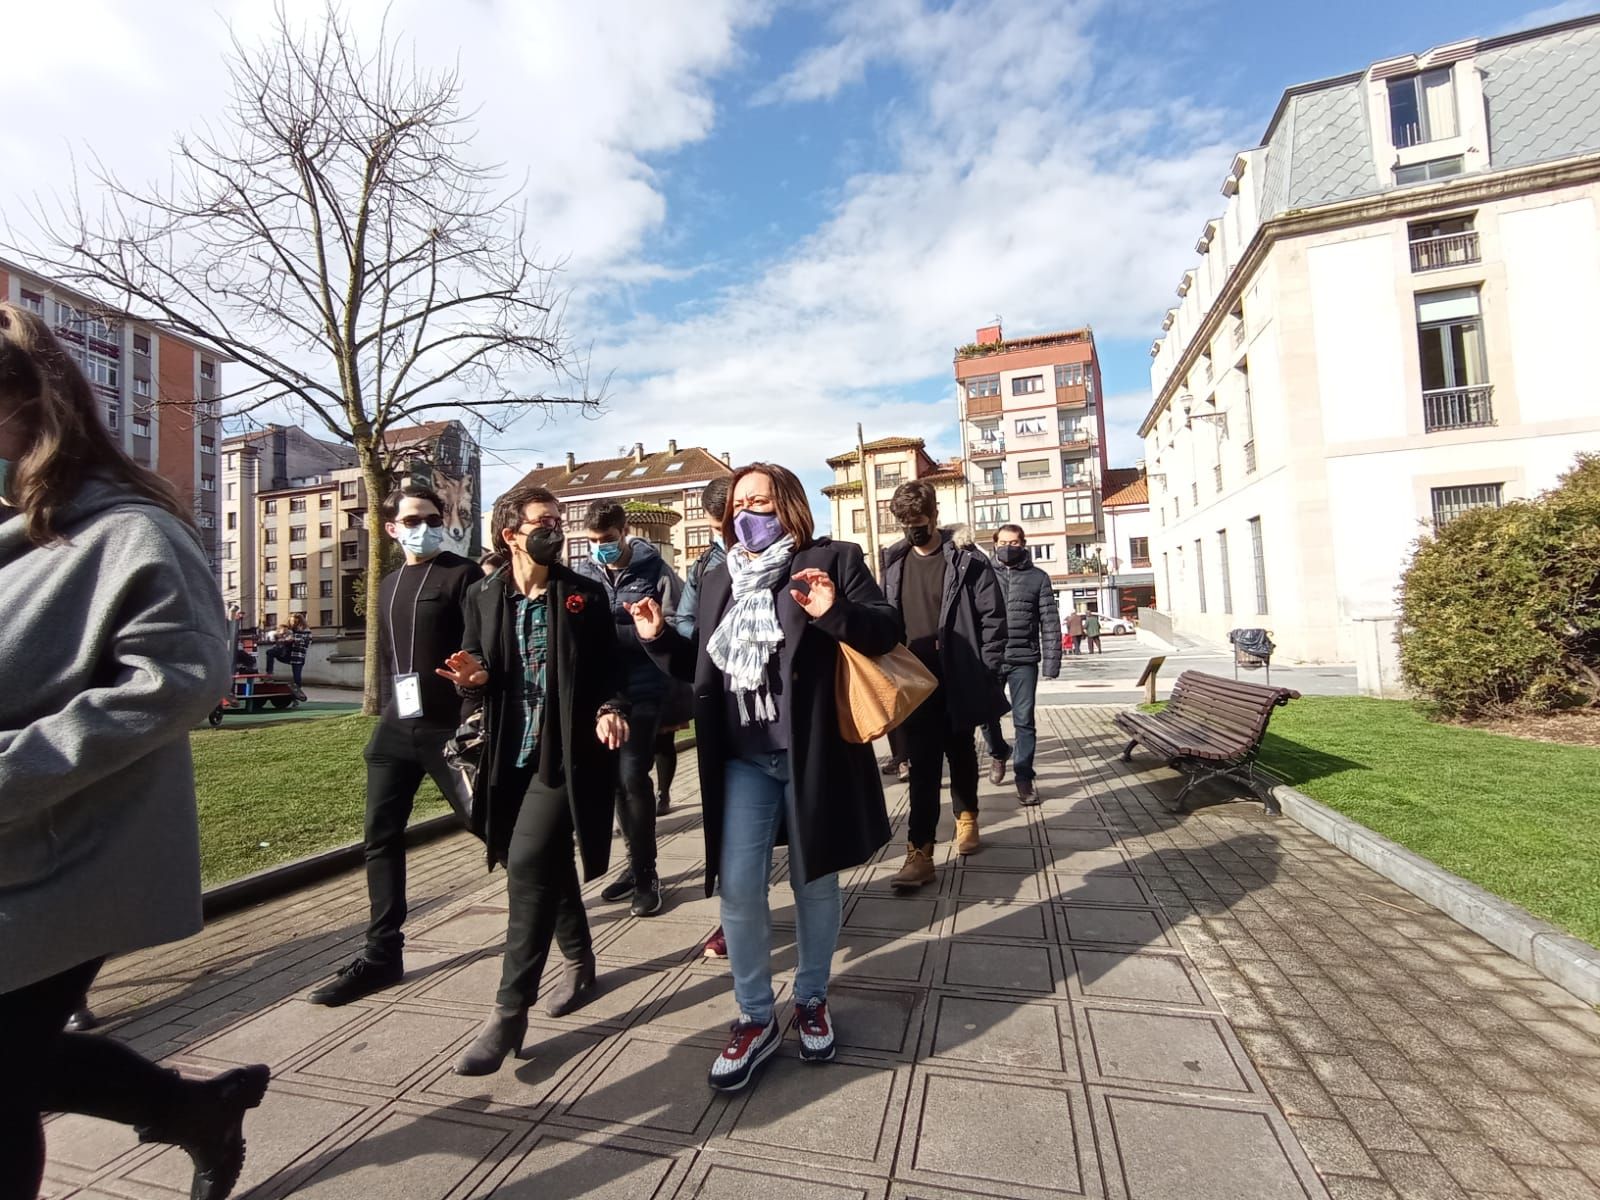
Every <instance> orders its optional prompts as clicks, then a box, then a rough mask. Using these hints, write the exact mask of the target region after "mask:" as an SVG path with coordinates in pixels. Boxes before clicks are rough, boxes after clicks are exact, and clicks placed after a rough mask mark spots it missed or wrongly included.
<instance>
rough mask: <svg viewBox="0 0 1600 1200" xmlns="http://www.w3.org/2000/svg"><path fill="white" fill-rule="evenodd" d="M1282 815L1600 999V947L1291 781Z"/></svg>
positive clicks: (1581, 993) (1589, 998)
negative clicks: (1455, 872) (1374, 829)
mask: <svg viewBox="0 0 1600 1200" xmlns="http://www.w3.org/2000/svg"><path fill="white" fill-rule="evenodd" d="M1272 794H1273V795H1274V796H1275V797H1277V800H1278V803H1279V804H1280V805H1282V806H1283V813H1284V815H1285V816H1287V817H1290V818H1292V819H1293V820H1295V821H1297V822H1299V823H1300V824H1301V825H1304V826H1305V827H1306V828H1307V829H1309V830H1311V832H1312V833H1315V834H1316V835H1317V836H1318V837H1320V838H1322V839H1323V840H1324V841H1326V842H1330V843H1332V844H1333V845H1335V846H1337V847H1338V848H1339V849H1341V850H1343V851H1344V852H1345V853H1346V854H1348V855H1349V856H1350V857H1351V858H1353V859H1355V860H1356V861H1358V862H1361V863H1365V864H1366V865H1367V866H1369V867H1371V868H1372V869H1373V870H1374V871H1376V872H1377V873H1378V874H1380V875H1382V876H1383V877H1384V878H1385V879H1387V880H1389V881H1390V882H1392V883H1396V884H1399V885H1400V886H1401V887H1403V888H1405V890H1406V891H1408V892H1410V893H1411V894H1412V895H1413V896H1416V897H1417V898H1418V899H1421V900H1424V901H1426V902H1427V903H1428V904H1431V905H1433V907H1435V908H1437V909H1438V910H1439V911H1440V912H1442V913H1444V914H1446V915H1447V916H1449V917H1452V918H1454V919H1455V920H1457V921H1459V922H1460V923H1461V924H1463V925H1465V926H1466V927H1467V928H1468V929H1470V930H1472V931H1473V932H1474V933H1476V934H1478V935H1479V936H1481V937H1483V938H1485V939H1487V940H1488V941H1490V942H1493V943H1494V944H1495V945H1496V946H1498V947H1500V949H1502V950H1504V951H1505V952H1506V953H1507V954H1510V955H1512V956H1514V957H1516V958H1518V959H1520V960H1521V961H1522V962H1524V963H1527V964H1528V966H1530V967H1532V968H1533V969H1534V970H1535V971H1538V972H1539V973H1540V974H1541V975H1543V976H1544V977H1545V978H1546V979H1549V980H1550V981H1551V982H1553V983H1556V984H1559V985H1560V986H1561V987H1563V988H1565V989H1566V990H1567V991H1569V992H1571V993H1572V994H1573V995H1574V996H1576V997H1577V998H1578V999H1579V1000H1582V1001H1583V1002H1584V1003H1585V1004H1600V949H1596V948H1595V947H1593V946H1591V945H1589V943H1587V942H1585V941H1582V940H1580V939H1578V938H1575V937H1573V936H1572V935H1571V934H1569V933H1566V932H1564V931H1562V930H1560V929H1558V928H1556V927H1555V926H1554V925H1552V924H1550V923H1549V922H1548V921H1541V920H1540V919H1539V918H1538V917H1535V916H1534V915H1533V914H1532V913H1530V912H1528V911H1527V910H1526V909H1523V908H1519V907H1518V906H1517V905H1515V904H1512V903H1511V902H1510V901H1508V900H1502V899H1501V898H1500V897H1499V896H1496V895H1494V894H1493V893H1492V892H1487V891H1485V890H1484V889H1483V888H1481V887H1479V886H1478V885H1477V884H1475V883H1470V882H1468V881H1467V880H1465V879H1462V878H1461V877H1460V876H1459V875H1452V874H1451V873H1450V872H1449V871H1446V870H1445V869H1444V868H1443V867H1441V866H1439V865H1438V864H1437V863H1433V862H1430V861H1429V860H1428V859H1426V858H1423V857H1422V856H1421V855H1419V854H1414V853H1412V852H1411V851H1410V850H1407V849H1406V848H1405V847H1404V846H1400V845H1397V844H1396V843H1394V842H1391V841H1390V840H1389V839H1388V838H1386V837H1380V836H1379V835H1378V834H1376V833H1373V832H1372V830H1370V829H1368V828H1367V827H1366V826H1365V825H1361V824H1358V823H1357V822H1355V821H1352V820H1351V819H1350V818H1349V817H1346V816H1344V815H1343V814H1341V813H1338V812H1335V811H1334V810H1333V809H1331V808H1329V807H1327V806H1326V805H1324V804H1319V803H1318V802H1317V801H1315V800H1313V799H1312V798H1311V797H1310V796H1307V795H1306V794H1305V793H1304V792H1301V791H1297V790H1296V789H1294V788H1292V787H1289V786H1288V785H1287V784H1279V785H1278V786H1277V787H1275V788H1273V789H1272Z"/></svg>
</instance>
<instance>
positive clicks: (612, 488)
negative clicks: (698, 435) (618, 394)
mask: <svg viewBox="0 0 1600 1200" xmlns="http://www.w3.org/2000/svg"><path fill="white" fill-rule="evenodd" d="M732 474H733V467H732V466H731V465H730V464H729V461H728V455H727V454H725V453H724V454H722V455H716V454H712V453H711V452H710V451H709V450H706V449H704V448H702V447H700V446H688V447H685V448H683V449H681V450H680V449H679V448H678V443H677V441H676V440H673V439H669V440H668V442H667V448H666V449H665V450H664V451H657V452H655V453H653V454H647V453H645V448H644V443H642V442H635V443H634V444H633V448H632V449H631V450H630V451H628V452H627V453H626V454H623V455H620V456H618V457H616V458H602V459H595V460H592V461H590V462H579V461H578V460H577V457H576V456H575V455H573V454H571V453H570V452H569V453H568V454H567V458H566V462H565V463H563V464H562V465H560V466H555V467H547V466H545V465H544V464H543V463H538V464H537V465H536V466H535V467H534V469H533V470H532V471H529V472H528V473H527V474H526V475H524V476H523V477H522V479H521V480H520V481H519V483H522V484H531V485H535V486H538V487H543V488H548V489H549V490H550V491H552V492H553V493H555V495H556V497H557V499H559V500H560V501H561V505H562V510H563V512H564V514H565V517H566V522H567V559H568V561H569V562H573V563H575V562H579V561H581V560H582V559H584V558H586V557H588V554H589V550H590V545H589V540H588V539H587V538H585V537H584V536H583V521H584V514H585V513H587V512H588V511H589V505H590V504H591V503H592V502H593V501H595V500H617V501H620V502H622V503H624V504H626V505H627V506H628V508H629V510H630V511H629V521H630V522H631V524H632V526H633V529H634V532H635V533H636V535H637V536H640V537H643V538H645V539H646V540H648V541H649V542H651V543H652V544H653V545H654V546H656V548H657V549H659V550H660V551H661V552H662V554H663V556H664V557H665V558H666V559H667V561H668V562H669V563H670V564H671V565H672V566H673V568H674V569H675V570H677V571H678V572H679V573H680V574H681V573H682V572H683V571H684V569H685V568H686V567H687V566H688V564H689V563H691V562H693V561H694V560H695V559H696V558H699V557H700V555H702V554H704V553H705V551H706V549H707V547H709V546H710V545H711V539H712V537H713V536H714V533H715V529H714V522H713V521H712V520H711V518H710V517H708V516H706V513H705V509H704V508H702V507H701V504H700V493H701V492H703V491H704V490H705V486H706V484H708V483H710V482H711V481H712V480H713V479H716V478H719V477H725V476H729V475H732Z"/></svg>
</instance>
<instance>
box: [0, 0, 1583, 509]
mask: <svg viewBox="0 0 1600 1200" xmlns="http://www.w3.org/2000/svg"><path fill="white" fill-rule="evenodd" d="M286 3H287V5H288V7H289V9H290V11H291V13H292V14H301V13H305V14H311V13H314V12H315V11H316V10H317V8H318V7H319V4H320V0H286ZM346 8H347V9H348V11H349V13H350V15H351V19H352V22H353V23H354V24H355V25H356V27H357V29H358V32H361V33H363V34H364V35H365V36H367V37H369V38H370V37H371V36H372V35H373V34H374V33H375V31H376V29H377V28H378V25H379V22H380V21H381V20H382V19H383V17H384V14H385V13H386V12H387V19H388V28H389V30H390V31H391V33H395V32H398V33H399V34H400V36H402V37H403V38H404V39H406V40H407V41H408V42H410V43H411V45H412V47H414V52H415V54H416V56H417V58H418V60H419V61H420V62H422V63H423V64H424V65H435V66H438V65H444V66H459V68H460V72H461V77H462V80H463V86H464V90H465V100H466V103H467V104H468V105H469V106H470V107H471V108H472V109H473V110H474V119H475V120H476V122H477V124H478V136H477V138H476V139H475V142H474V145H475V147H477V148H478V149H479V150H480V151H481V154H482V157H483V161H485V162H492V163H500V164H503V165H504V174H505V177H506V179H507V180H508V181H509V183H511V184H520V185H521V202H522V203H523V204H524V205H525V207H526V210H527V215H528V222H529V228H530V230H531V231H532V233H533V236H534V237H535V238H536V239H537V242H538V245H539V248H540V253H541V256H542V257H543V258H544V259H545V260H546V261H549V262H559V263H561V264H562V271H561V274H560V281H561V283H562V285H563V286H564V287H565V288H567V289H570V295H569V298H568V306H567V310H566V321H567V328H568V332H569V333H570V334H571V336H572V338H573V340H574V343H575V345H577V346H578V347H580V348H581V349H582V350H583V352H584V353H585V355H586V357H587V361H588V364H589V368H590V371H591V374H592V376H593V378H594V379H596V380H600V379H605V380H608V381H609V382H608V386H607V405H606V408H605V411H604V413H603V414H602V415H601V416H599V417H598V418H597V419H586V418H579V417H575V416H573V415H571V414H570V412H564V411H561V410H557V411H555V412H541V413H534V414H531V415H530V416H528V417H527V418H526V419H524V420H522V421H520V422H518V423H517V424H516V425H514V426H513V427H512V428H510V429H508V430H507V431H505V432H504V433H502V434H499V435H492V436H489V437H488V438H487V449H488V451H489V457H488V461H487V463H486V481H485V482H486V491H487V492H488V494H489V495H491V496H492V495H494V494H496V493H497V492H498V491H499V490H501V489H503V488H504V487H505V486H506V485H507V484H509V483H510V482H512V481H513V480H514V479H515V478H517V477H518V476H519V475H520V474H521V473H522V472H523V471H525V470H527V469H530V468H531V467H532V466H533V464H534V463H535V462H537V461H545V462H555V461H559V460H560V459H561V457H562V455H563V454H564V453H565V452H567V451H569V450H570V451H573V452H575V453H576V454H577V455H578V456H579V457H580V458H584V457H600V456H604V455H607V454H611V453H614V452H615V451H616V450H617V448H618V447H621V446H627V445H631V444H632V443H633V442H636V441H642V442H644V443H645V444H646V446H648V447H649V448H651V449H656V448H659V447H661V446H663V445H664V444H665V442H666V440H667V439H668V438H669V437H671V438H676V439H677V440H678V442H679V443H680V444H684V445H694V444H701V445H705V446H708V447H709V448H710V449H712V450H713V451H724V450H726V451H728V452H729V453H730V454H731V455H732V456H733V457H734V459H735V460H736V461H738V460H746V461H747V460H749V459H752V458H757V457H765V458H773V459H777V460H779V461H782V462H785V463H787V464H789V465H791V466H793V467H795V468H796V469H797V470H799V471H801V472H802V474H803V475H804V476H805V478H806V479H807V480H808V482H809V483H811V484H812V485H813V486H820V485H821V484H822V483H824V482H826V481H827V480H828V479H829V478H830V473H829V472H828V470H827V468H826V466H825V464H824V460H825V459H826V457H827V456H828V455H829V454H831V453H836V452H838V451H839V450H841V449H844V448H846V447H847V446H848V445H849V444H850V443H851V441H852V440H853V437H854V427H855V423H856V422H857V421H860V422H862V423H863V424H864V425H865V427H866V432H867V434H868V436H869V437H880V436H886V435H889V434H920V435H922V436H924V437H926V438H927V439H928V440H929V442H930V443H931V448H932V449H933V450H934V451H935V452H936V453H940V454H949V453H953V452H954V451H955V450H956V429H955V406H954V399H953V395H954V388H953V384H952V381H951V373H950V365H951V351H952V348H953V347H955V346H956V345H958V344H960V343H963V342H965V341H968V340H970V338H971V337H972V334H973V331H974V329H975V328H976V327H977V326H978V325H980V324H984V323H987V322H988V321H989V320H990V319H991V318H993V317H994V316H996V315H999V316H1001V317H1002V318H1003V320H1004V323H1005V327H1006V330H1007V332H1008V333H1010V334H1012V335H1022V334H1028V333H1038V332H1045V331H1048V330H1053V329H1059V328H1064V327H1071V326H1077V325H1082V324H1089V325H1092V326H1093V327H1094V329H1095V331H1096V339H1097V342H1098V345H1099V348H1100V353H1101V358H1102V363H1103V367H1104V372H1105V380H1106V390H1107V397H1108V403H1107V413H1108V422H1109V425H1110V429H1111V432H1110V452H1111V456H1112V460H1113V462H1114V463H1121V464H1126V463H1130V462H1132V461H1133V460H1134V459H1135V458H1137V457H1139V455H1140V447H1139V445H1138V443H1137V439H1136V438H1135V437H1134V436H1133V433H1132V431H1133V429H1134V428H1135V427H1136V426H1137V423H1138V421H1139V418H1140V417H1141V416H1142V415H1143V413H1144V411H1145V408H1146V406H1147V403H1148V394H1147V389H1148V362H1149V360H1148V358H1147V356H1146V352H1147V349H1148V347H1149V344H1150V339H1151V338H1152V337H1153V336H1154V335H1155V334H1156V333H1157V332H1158V329H1159V323H1160V320H1161V314H1162V313H1163V312H1164V311H1165V310H1166V308H1167V307H1168V306H1169V305H1170V304H1171V303H1172V300H1173V289H1174V287H1175V285H1176V284H1177V281H1178V278H1179V276H1180V274H1181V273H1182V271H1183V270H1184V269H1185V268H1186V267H1187V266H1189V265H1190V264H1191V263H1192V261H1193V259H1194V248H1193V247H1194V243H1195V241H1196V239H1197V238H1198V236H1199V234H1200V232H1201V229H1202V226H1203V225H1204V223H1205V221H1206V220H1207V219H1208V218H1210V217H1212V216H1214V215H1216V214H1217V213H1218V212H1220V210H1221V207H1222V204H1223V199H1222V197H1221V196H1220V195H1219V194H1218V188H1219V186H1220V183H1221V181H1222V179H1223V177H1224V174H1225V173H1226V170H1227V167H1228V165H1229V163H1230V161H1231V159H1232V157H1233V154H1234V153H1235V152H1236V151H1237V150H1239V149H1242V148H1245V147H1247V146H1251V145H1254V144H1255V143H1256V141H1257V139H1258V138H1259V137H1260V135H1261V133H1262V131H1263V130H1264V129H1265V126H1266V123H1267V121H1268V119H1269V118H1270V116H1271V113H1272V111H1273V108H1274V107H1275V105H1276V104H1277V101H1278V98H1279V96H1280V95H1281V93H1282V91H1283V89H1284V88H1286V87H1288V86H1290V85H1292V84H1295V83H1298V82H1303V81H1307V80H1312V79H1316V78H1321V77H1324V76H1328V75H1337V74H1343V73H1346V72H1350V71H1356V70H1360V69H1362V68H1364V67H1365V66H1366V65H1367V64H1368V63H1370V62H1372V61H1374V60H1376V59H1379V58H1384V57H1388V56H1391V55H1395V54H1400V53H1405V52H1411V51H1421V50H1424V49H1426V48H1428V47H1430V46H1433V45H1438V44H1441V43H1445V42H1450V41H1455V40H1458V39H1461V38H1467V37H1472V36H1477V35H1486V34H1492V33H1497V32H1502V31H1504V30H1506V29H1508V28H1514V27H1520V26H1525V25H1530V24H1537V23H1542V22H1544V21H1547V20H1556V19H1563V18H1566V17H1571V16H1577V15H1581V14H1582V13H1584V12H1586V11H1593V10H1594V9H1596V8H1600V0H1583V2H1567V3H1558V4H1554V5H1552V6H1548V7H1544V8H1540V7H1538V6H1537V5H1536V4H1528V5H1526V6H1524V5H1519V4H1516V3H1505V2H1503V0H1502V2H1490V0H1452V2H1450V3H1445V2H1444V0H1403V2H1400V3H1396V2H1395V0H1386V2H1383V3H1379V2H1378V0H1344V2H1343V3H1341V4H1338V5H1334V4H1320V5H1298V4H1290V5H1286V4H1281V3H1274V4H1268V3H1265V2H1264V0H1245V2H1237V0H1166V2H1164V3H1157V2H1155V0H829V2H828V3H821V2H816V3H806V2H799V3H780V2H779V0H596V2H595V3H592V4H587V5H580V4H575V3H571V0H473V2H472V3H460V4H451V5H439V4H436V3H430V2H429V0H347V2H346ZM268 12H269V6H266V5H262V4H259V3H256V2H255V0H215V4H214V7H213V8H212V9H211V11H210V14H209V19H207V18H206V16H205V15H204V14H203V13H198V12H197V10H196V8H195V6H193V5H191V4H189V3H188V2H187V0H147V3H145V4H143V5H140V6H138V7H137V8H133V7H132V6H128V5H126V4H124V3H122V2H121V0H61V2H60V3H57V4H52V5H33V6H24V7H22V8H19V9H18V11H17V12H16V13H14V14H10V15H9V16H8V26H7V33H8V45H14V46H16V47H17V48H18V52H17V53H16V54H14V55H13V56H12V60H11V67H10V68H9V70H8V72H7V73H6V75H5V76H4V77H3V78H0V105H4V106H5V107H6V110H7V111H11V112H27V111H33V110H34V109H35V108H36V107H37V104H38V103H39V99H40V97H41V96H45V95H49V96H50V97H51V98H52V99H51V104H50V109H51V116H52V119H51V121H50V122H11V123H7V124H5V125H0V156H3V161H5V162H6V163H7V167H8V170H7V176H6V179H5V180H3V181H0V211H7V212H12V213H15V212H17V211H19V210H20V209H21V208H22V206H23V205H22V201H23V200H24V199H25V198H27V197H29V196H32V195H35V194H37V193H40V192H46V193H48V192H58V193H59V192H63V191H65V190H66V189H67V188H68V187H70V185H71V180H72V177H73V170H74V164H75V163H77V164H81V163H82V162H83V161H84V159H85V156H86V154H87V153H88V152H89V151H93V152H94V153H96V154H98V155H100V156H101V157H102V158H104V159H105V160H106V162H107V163H108V165H110V166H111V167H113V168H114V169H116V170H119V171H121V172H122V173H124V174H125V175H127V176H131V177H136V178H150V177H153V176H156V175H159V174H161V173H163V172H164V171H165V169H166V167H167V164H168V162H169V158H170V152H171V146H172V143H173V139H174V137H175V136H176V135H177V134H178V133H180V132H181V131H183V130H186V129H189V128H192V127H194V126H195V125H196V124H197V123H199V122H202V121H205V120H207V119H214V118H215V117H216V116H217V115H218V113H219V111H220V109H221V105H222V103H223V99H224V93H225V80H224V78H223V76H222V73H221V70H222V68H221V63H222V58H223V52H224V50H225V48H226V44H227V38H228V34H229V31H230V29H232V30H233V31H235V32H237V33H238V34H239V35H240V36H241V37H242V38H243V39H244V40H245V41H246V42H249V41H251V40H253V38H254V36H255V35H256V34H258V33H260V32H261V31H262V29H263V26H264V23H265V21H266V18H267V16H268ZM160 61H181V62H183V63H185V70H184V71H182V72H163V71H155V70H150V69H149V68H148V64H150V63H153V62H160ZM80 174H81V173H80ZM86 198H87V199H89V200H90V201H91V202H92V201H93V199H94V197H93V195H92V192H91V194H90V195H89V196H87V197H86ZM817 507H818V509H819V511H821V512H825V506H824V505H823V503H822V502H821V499H820V497H818V498H817Z"/></svg>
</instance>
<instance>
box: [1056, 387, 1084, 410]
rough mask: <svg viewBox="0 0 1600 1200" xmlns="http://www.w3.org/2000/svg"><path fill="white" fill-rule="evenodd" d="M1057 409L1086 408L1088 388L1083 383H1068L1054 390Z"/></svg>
mask: <svg viewBox="0 0 1600 1200" xmlns="http://www.w3.org/2000/svg"><path fill="white" fill-rule="evenodd" d="M1056 407H1057V408H1088V407H1089V387H1088V385H1087V384H1083V383H1069V384H1067V385H1066V386H1065V387H1058V388H1056Z"/></svg>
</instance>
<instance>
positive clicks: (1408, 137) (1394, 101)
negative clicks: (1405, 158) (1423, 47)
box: [1389, 67, 1457, 150]
mask: <svg viewBox="0 0 1600 1200" xmlns="http://www.w3.org/2000/svg"><path fill="white" fill-rule="evenodd" d="M1456 133H1457V125H1456V96H1455V89H1454V88H1453V87H1452V86H1451V82H1450V68H1449V67H1441V68H1439V69H1438V70H1436V71H1423V72H1422V73H1421V74H1419V75H1407V76H1406V77H1405V78H1404V79H1391V80H1389V138H1390V140H1391V141H1392V142H1393V143H1394V148H1395V149H1396V150H1404V149H1405V148H1406V147H1407V146H1420V145H1421V144H1422V143H1423V142H1437V141H1440V140H1441V139H1443V138H1453V137H1455V136H1456Z"/></svg>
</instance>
